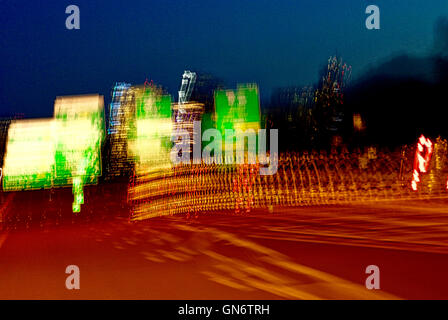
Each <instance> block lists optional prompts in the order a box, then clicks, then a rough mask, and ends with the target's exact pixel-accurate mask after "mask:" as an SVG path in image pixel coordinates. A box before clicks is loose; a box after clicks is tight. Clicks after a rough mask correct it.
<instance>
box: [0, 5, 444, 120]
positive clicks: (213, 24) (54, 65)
mask: <svg viewBox="0 0 448 320" xmlns="http://www.w3.org/2000/svg"><path fill="white" fill-rule="evenodd" d="M70 4H75V5H78V6H79V8H80V11H81V29H80V30H67V29H66V28H65V20H66V17H67V16H68V15H67V14H65V8H66V7H67V6H68V5H70ZM369 4H375V5H378V6H379V7H380V10H381V30H372V31H369V30H367V29H366V28H365V19H366V17H367V15H366V14H365V13H364V12H365V8H366V7H367V5H369ZM441 16H448V1H446V0H429V1H422V0H406V1H404V0H403V1H391V0H381V1H380V0H375V1H373V2H371V1H354V0H338V1H336V0H335V1H323V0H320V1H319V0H276V1H273V0H269V1H268V0H256V1H251V0H225V1H215V0H161V1H152V0H147V1H122V0H120V1H118V0H109V1H93V0H89V1H81V0H70V1H63V0H53V1H50V0H46V1H29V0H28V1H23V0H0V116H8V115H12V114H16V113H24V114H25V117H47V116H51V115H52V111H53V103H54V99H55V97H56V96H58V95H71V94H85V93H100V94H103V95H104V96H105V99H106V103H108V102H109V101H110V92H111V88H112V86H113V84H114V83H115V82H116V81H126V82H131V83H133V84H138V83H143V82H144V81H145V78H147V77H148V78H151V79H153V80H154V81H155V82H156V83H158V84H161V85H163V86H164V87H166V88H167V89H168V91H169V92H170V93H171V94H172V95H173V98H174V99H177V94H176V92H177V90H178V87H179V84H180V79H181V75H182V73H183V71H184V70H185V69H190V70H193V71H202V72H208V73H211V74H213V75H215V76H217V77H220V78H222V79H224V80H225V81H226V83H227V84H228V85H229V86H235V85H236V83H239V82H256V83H258V84H259V85H260V90H261V94H262V96H263V97H265V98H266V97H269V95H270V92H271V90H272V89H273V88H275V87H281V86H291V85H306V84H313V83H315V82H316V81H317V80H318V73H319V70H320V69H321V68H322V66H323V65H324V64H325V63H326V60H327V59H328V57H329V56H330V55H334V54H336V53H337V54H339V55H340V56H341V57H342V58H343V59H344V60H345V61H346V62H347V63H349V64H350V65H352V67H353V72H354V78H356V77H357V76H359V75H361V74H362V73H363V72H365V71H366V70H367V69H368V68H369V66H372V65H375V64H378V63H380V62H381V61H383V60H384V59H386V58H388V57H390V56H392V55H395V54H400V53H407V54H412V55H425V54H427V53H428V52H430V50H431V47H432V43H433V29H434V24H435V22H436V20H437V18H438V17H441Z"/></svg>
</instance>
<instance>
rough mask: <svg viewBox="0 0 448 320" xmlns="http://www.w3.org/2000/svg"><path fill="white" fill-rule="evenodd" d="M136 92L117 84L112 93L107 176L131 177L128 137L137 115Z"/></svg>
mask: <svg viewBox="0 0 448 320" xmlns="http://www.w3.org/2000/svg"><path fill="white" fill-rule="evenodd" d="M135 104H136V102H135V90H134V88H133V87H131V85H130V84H129V83H124V82H117V83H116V84H115V87H114V89H113V92H112V101H111V103H110V111H109V126H108V131H107V132H108V148H107V149H108V150H107V152H106V153H107V154H108V159H107V160H108V161H107V176H108V177H118V176H125V175H129V174H130V172H131V170H132V164H131V163H130V162H129V161H128V154H127V150H128V135H129V130H130V126H131V121H132V118H133V117H134V114H135Z"/></svg>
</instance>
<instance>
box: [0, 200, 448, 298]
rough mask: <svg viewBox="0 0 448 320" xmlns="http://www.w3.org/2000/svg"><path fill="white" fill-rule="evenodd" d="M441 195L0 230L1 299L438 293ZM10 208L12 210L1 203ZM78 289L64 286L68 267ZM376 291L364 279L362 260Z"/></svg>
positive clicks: (444, 216) (443, 225)
mask: <svg viewBox="0 0 448 320" xmlns="http://www.w3.org/2000/svg"><path fill="white" fill-rule="evenodd" d="M447 204H448V202H447V201H446V200H433V201H407V202H397V201H394V202H381V203H370V204H365V205H363V204H357V205H344V206H322V207H303V208H275V209H274V212H272V213H269V212H265V211H255V212H252V213H250V214H247V215H234V214H231V213H210V214H207V215H201V216H199V217H198V218H197V219H194V218H193V219H186V218H185V217H182V216H173V217H160V218H155V219H152V220H149V221H143V222H137V223H131V222H129V220H128V219H127V218H125V217H122V216H121V217H120V216H113V214H111V216H110V218H109V219H101V220H92V221H88V222H87V221H85V222H76V223H72V224H68V225H67V224H64V225H60V226H57V227H45V226H44V227H42V228H30V229H28V230H10V231H8V232H3V233H1V234H0V298H1V299H55V298H56V299H395V298H401V299H443V298H444V299H447V298H448V293H447V290H446V288H447V285H448V276H447V272H448V232H447V231H448V206H447ZM11 210H12V209H11ZM71 264H75V265H78V266H79V267H80V270H81V290H71V291H70V290H67V289H66V288H65V279H66V277H67V276H68V275H67V274H65V268H66V266H67V265H71ZM371 264H374V265H377V266H378V267H379V268H380V272H381V273H380V279H381V282H380V285H381V289H380V290H367V289H366V288H365V286H364V282H365V279H366V277H367V275H366V274H365V268H366V267H367V266H368V265H371Z"/></svg>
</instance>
